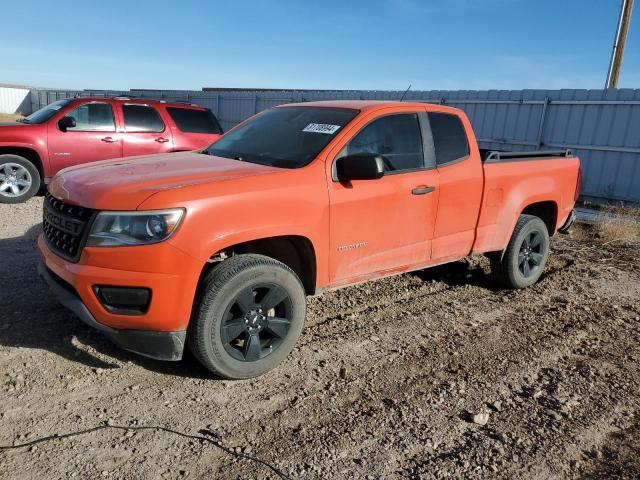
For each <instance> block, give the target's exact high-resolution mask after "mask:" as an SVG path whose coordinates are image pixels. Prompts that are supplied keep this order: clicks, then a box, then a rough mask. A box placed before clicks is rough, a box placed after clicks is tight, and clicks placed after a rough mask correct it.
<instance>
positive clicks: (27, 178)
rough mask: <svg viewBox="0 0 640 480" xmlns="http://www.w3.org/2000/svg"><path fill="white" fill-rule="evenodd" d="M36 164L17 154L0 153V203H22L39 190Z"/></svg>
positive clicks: (40, 182)
mask: <svg viewBox="0 0 640 480" xmlns="http://www.w3.org/2000/svg"><path fill="white" fill-rule="evenodd" d="M41 184H42V178H41V177H40V172H38V169H37V168H36V166H35V165H34V164H33V163H31V162H30V161H29V160H27V159H26V158H24V157H20V156H18V155H12V154H5V155H0V203H23V202H26V201H27V200H29V199H30V198H31V197H33V196H34V195H35V194H36V193H38V191H39V190H40V186H41Z"/></svg>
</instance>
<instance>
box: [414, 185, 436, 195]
mask: <svg viewBox="0 0 640 480" xmlns="http://www.w3.org/2000/svg"><path fill="white" fill-rule="evenodd" d="M435 189H436V187H426V186H424V187H423V186H420V187H416V188H414V189H413V190H411V195H424V194H425V193H431V192H433V191H434V190H435Z"/></svg>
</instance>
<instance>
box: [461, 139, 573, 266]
mask: <svg viewBox="0 0 640 480" xmlns="http://www.w3.org/2000/svg"><path fill="white" fill-rule="evenodd" d="M481 158H483V164H482V168H483V172H484V194H483V199H482V206H481V209H480V216H479V219H478V227H477V234H476V240H475V242H474V247H473V251H474V252H476V253H484V252H492V251H500V250H503V249H504V248H505V247H506V246H507V243H508V241H509V238H510V236H511V232H513V228H514V226H515V222H516V221H517V219H518V217H519V215H520V214H522V213H529V212H527V211H526V210H525V208H527V206H528V205H536V204H538V205H542V206H543V207H544V206H547V207H551V208H542V207H538V208H540V209H541V210H543V211H545V212H548V211H551V212H554V213H553V214H546V215H545V216H546V217H547V218H543V220H545V223H547V227H548V228H549V235H553V234H554V233H555V232H556V230H557V229H558V228H560V227H561V226H562V225H563V224H564V223H565V221H566V220H567V218H568V217H569V215H570V214H571V210H572V209H573V205H574V201H575V196H576V193H577V188H578V183H579V175H580V174H579V166H580V160H579V159H578V157H576V156H573V155H572V154H571V151H569V150H560V151H533V152H499V151H495V150H491V151H488V150H484V151H481ZM533 213H537V212H533ZM538 216H541V215H540V214H539V215H538Z"/></svg>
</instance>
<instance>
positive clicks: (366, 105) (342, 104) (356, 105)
mask: <svg viewBox="0 0 640 480" xmlns="http://www.w3.org/2000/svg"><path fill="white" fill-rule="evenodd" d="M425 105H429V106H430V107H431V109H433V110H437V111H443V112H450V113H455V114H458V115H459V114H460V110H459V109H458V108H455V107H450V106H447V105H440V104H436V103H430V102H399V101H391V100H322V101H317V102H301V103H287V104H284V105H279V106H278V107H277V108H286V107H326V108H350V109H353V110H359V111H361V112H363V111H367V110H376V109H379V108H384V107H416V108H421V107H424V106H425Z"/></svg>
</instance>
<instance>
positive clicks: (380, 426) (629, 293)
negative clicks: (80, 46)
mask: <svg viewBox="0 0 640 480" xmlns="http://www.w3.org/2000/svg"><path fill="white" fill-rule="evenodd" d="M41 203H42V198H35V199H32V200H31V201H29V202H28V203H27V204H24V205H18V206H7V205H0V382H1V383H0V444H1V445H14V444H21V443H25V442H29V441H31V440H35V439H37V438H39V437H44V436H47V435H52V434H56V433H57V434H63V433H68V432H72V431H75V430H81V429H86V428H90V427H94V426H98V425H106V424H115V425H121V426H127V427H133V426H164V427H168V428H172V429H175V430H179V431H181V432H185V433H189V434H198V431H199V430H200V429H201V428H204V427H207V426H209V428H210V429H211V430H214V431H215V432H216V433H217V434H218V435H219V437H220V444H219V445H220V446H222V447H225V448H227V449H228V450H226V451H225V450H223V449H221V448H219V447H218V446H216V445H214V444H212V443H208V442H205V441H201V440H197V439H186V438H183V437H179V436H177V435H174V434H171V433H167V432H164V431H144V430H143V431H140V430H117V429H103V430H99V431H95V432H93V433H90V434H86V435H82V436H75V437H70V438H65V439H55V440H52V441H49V442H44V443H39V444H37V445H34V446H31V447H24V448H19V449H15V450H0V477H2V478H11V479H15V478H39V479H49V478H71V477H76V478H145V479H146V478H221V479H227V478H229V479H234V478H242V479H245V478H260V479H262V478H278V477H277V475H276V473H275V472H274V471H272V470H270V469H269V468H268V467H266V466H264V465H262V464H259V463H256V462H254V461H252V460H249V459H246V458H241V457H238V456H237V455H243V454H246V455H251V456H255V457H258V458H260V459H262V460H264V461H265V462H268V463H269V464H271V465H273V466H274V467H276V468H277V469H279V470H281V471H282V472H283V473H284V474H285V475H286V476H288V477H291V478H300V477H302V478H314V479H343V478H357V479H360V478H371V479H378V478H461V477H464V478H477V477H491V478H493V477H497V478H509V479H512V478H516V479H517V478H616V477H619V478H638V477H639V476H640V422H639V420H640V388H639V387H640V259H639V253H640V251H639V250H640V247H639V245H638V244H637V243H635V244H634V243H630V244H624V243H621V242H616V241H613V242H610V243H608V242H605V241H603V240H600V239H598V238H596V236H595V235H594V234H593V232H591V231H590V230H589V229H588V228H584V227H583V228H580V229H578V230H577V231H575V232H574V233H573V234H572V235H571V236H557V237H554V239H553V240H552V256H551V260H550V263H549V264H548V266H547V269H546V273H545V274H544V276H543V277H542V279H541V281H540V282H539V283H538V284H537V285H535V286H533V287H531V288H529V289H527V290H524V291H518V292H513V291H507V290H502V289H499V288H497V287H496V285H495V284H493V283H492V281H491V279H490V277H489V276H488V275H487V264H486V261H484V259H483V258H473V259H470V260H468V261H462V262H458V263H455V264H451V265H448V266H445V267H438V268H435V269H431V270H428V271H423V272H417V273H412V274H406V275H402V276H399V277H393V278H387V279H383V280H379V281H376V282H372V283H368V284H364V285H361V286H355V287H350V288H346V289H343V290H340V291H336V292H331V293H327V294H325V295H324V296H322V297H318V298H313V299H310V302H309V308H308V324H307V327H306V328H305V330H304V332H303V335H302V337H301V339H300V343H299V346H298V348H297V349H296V350H295V351H294V352H293V353H292V354H291V355H290V356H289V357H288V359H287V360H286V361H285V362H284V364H282V365H281V366H280V367H279V368H277V369H276V370H274V371H273V372H271V373H269V374H267V375H265V376H263V377H260V378H257V379H254V380H248V381H235V382H234V381H221V380H217V379H215V378H212V377H211V376H210V375H209V374H208V373H207V371H205V370H204V369H203V368H202V367H200V366H199V365H198V364H197V363H196V362H195V361H194V360H192V359H190V358H187V359H186V360H184V361H182V362H178V363H162V362H156V361H152V360H147V359H144V358H141V357H138V356H135V355H133V354H129V353H127V352H124V351H122V350H119V349H117V348H116V347H114V346H113V345H112V344H110V343H109V342H108V341H107V340H106V339H104V338H103V337H102V336H101V335H100V334H99V333H97V332H95V331H93V330H92V329H90V328H89V327H86V326H84V324H82V323H81V322H80V321H79V320H78V319H76V318H75V317H74V316H73V315H72V314H70V313H68V312H67V311H66V310H65V309H64V308H63V307H61V306H60V305H58V304H57V303H56V301H55V300H54V298H53V296H52V295H51V294H50V293H49V292H48V291H47V289H46V287H45V286H44V285H43V284H41V283H40V281H39V280H38V279H37V275H36V263H37V258H38V257H37V254H36V250H35V238H36V236H37V234H38V232H39V228H40V226H39V223H40V208H41ZM483 414H487V415H483ZM474 419H475V421H476V422H477V423H474ZM485 421H486V424H484V425H483V423H484V422H485ZM234 452H237V454H236V455H234Z"/></svg>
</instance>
